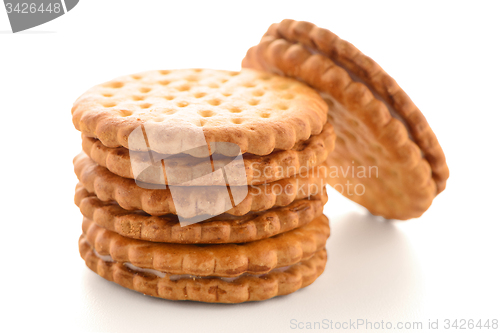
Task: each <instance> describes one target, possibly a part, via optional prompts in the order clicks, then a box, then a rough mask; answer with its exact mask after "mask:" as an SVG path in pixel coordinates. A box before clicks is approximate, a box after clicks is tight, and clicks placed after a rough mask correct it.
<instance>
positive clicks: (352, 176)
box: [242, 20, 449, 220]
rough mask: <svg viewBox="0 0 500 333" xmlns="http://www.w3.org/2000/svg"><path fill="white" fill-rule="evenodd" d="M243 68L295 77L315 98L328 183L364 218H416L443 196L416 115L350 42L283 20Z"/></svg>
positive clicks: (430, 145)
mask: <svg viewBox="0 0 500 333" xmlns="http://www.w3.org/2000/svg"><path fill="white" fill-rule="evenodd" d="M242 65H243V67H250V68H255V69H259V70H266V71H268V72H271V73H278V74H281V75H284V76H288V77H292V78H296V79H299V80H301V81H303V82H305V83H307V84H308V85H310V86H311V87H313V88H314V89H316V90H317V91H318V92H320V94H321V95H322V96H323V98H324V99H325V101H326V102H327V103H328V105H329V120H328V121H329V122H330V123H331V124H332V125H333V126H334V128H335V132H336V134H337V141H336V147H335V150H334V151H333V152H332V153H331V154H330V155H329V157H328V159H327V164H329V166H330V169H332V172H331V175H330V177H329V183H330V185H332V186H334V187H335V188H336V189H337V190H339V191H340V192H341V193H342V194H343V195H345V196H347V197H348V198H350V199H352V200H354V201H356V202H358V203H360V204H361V205H363V206H365V207H366V208H367V209H368V210H369V211H370V212H371V213H373V214H375V215H381V216H384V217H386V218H389V219H403V220H404V219H409V218H413V217H418V216H420V215H421V214H422V213H423V212H425V211H426V210H427V208H428V207H429V206H430V205H431V203H432V200H433V198H434V197H435V196H436V195H437V194H438V193H440V192H441V191H442V190H444V188H445V185H446V180H447V179H448V176H449V170H448V167H447V165H446V160H445V157H444V153H443V150H442V149H441V146H440V145H439V143H438V141H437V139H436V136H435V134H434V133H433V131H432V130H431V128H430V126H429V124H428V123H427V121H426V120H425V117H424V116H423V114H422V112H421V111H420V110H419V109H418V108H417V107H416V106H415V104H414V103H413V102H412V101H411V99H410V98H409V97H408V95H406V93H405V92H404V91H403V90H402V89H401V88H400V87H399V86H398V84H397V83H396V82H395V80H394V79H393V78H391V77H390V76H389V75H388V74H387V73H386V72H385V71H383V70H382V69H381V68H380V66H379V65H378V64H376V63H375V62H374V61H373V60H372V59H370V58H369V57H367V56H365V55H364V54H362V53H361V52H360V51H359V50H358V49H356V48H355V47H354V46H353V45H352V44H350V43H348V42H346V41H344V40H342V39H340V38H338V37H337V36H336V35H335V34H333V33H331V32H330V31H328V30H326V29H321V28H318V27H316V26H315V25H313V24H311V23H308V22H296V21H292V20H284V21H282V22H281V23H279V24H273V25H272V26H271V27H270V28H269V30H268V32H267V33H266V34H265V36H264V37H263V38H262V40H261V42H260V44H259V45H257V46H255V47H252V48H251V49H250V50H249V51H248V53H247V55H246V57H245V59H244V60H243V63H242ZM370 170H371V171H372V173H371V174H367V173H368V172H369V171H370ZM360 172H361V176H360ZM347 182H349V183H347ZM349 184H350V185H351V193H347V192H348V189H347V188H346V185H349ZM357 185H358V189H359V191H358V193H354V191H352V189H354V188H355V187H356V186H357ZM361 189H362V190H363V191H362V190H361Z"/></svg>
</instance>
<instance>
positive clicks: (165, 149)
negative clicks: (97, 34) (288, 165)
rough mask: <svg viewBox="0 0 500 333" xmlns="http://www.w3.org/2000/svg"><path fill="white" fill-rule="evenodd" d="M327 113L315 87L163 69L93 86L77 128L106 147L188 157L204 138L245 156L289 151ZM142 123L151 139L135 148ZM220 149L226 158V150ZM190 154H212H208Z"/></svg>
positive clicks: (248, 73) (77, 109) (77, 112)
mask: <svg viewBox="0 0 500 333" xmlns="http://www.w3.org/2000/svg"><path fill="white" fill-rule="evenodd" d="M326 113H327V106H326V103H325V102H324V101H323V100H322V99H321V97H320V96H319V95H318V94H317V93H316V92H315V91H314V90H313V89H311V88H309V87H307V86H306V85H304V84H302V83H300V82H297V81H295V80H290V79H287V78H283V77H280V76H273V75H270V74H268V73H263V72H259V71H255V70H250V69H246V70H242V71H241V72H229V71H222V70H209V69H184V70H160V71H149V72H143V73H137V74H133V75H128V76H123V77H120V78H117V79H114V80H112V81H110V82H107V83H103V84H101V85H98V86H95V87H93V88H91V89H90V90H88V91H87V92H86V93H84V94H83V95H82V96H81V97H80V98H78V99H77V101H76V102H75V104H74V106H73V109H72V115H73V123H74V125H75V127H76V129H78V130H79V131H81V132H82V133H83V134H84V135H87V136H90V137H95V138H98V139H99V140H100V141H101V142H102V143H103V144H104V145H106V146H108V147H120V146H123V147H126V148H130V149H133V150H140V151H146V150H148V148H150V149H151V150H154V151H156V152H158V153H162V154H178V153H182V152H185V151H186V147H191V143H193V142H190V140H197V138H198V137H199V135H200V133H201V134H202V136H204V140H206V142H207V143H211V142H225V143H232V144H236V145H237V146H239V148H240V149H241V152H242V153H247V152H248V153H252V154H256V155H267V154H269V153H271V152H272V151H273V150H274V149H283V150H288V149H291V148H292V147H293V146H294V145H295V144H296V143H297V142H299V141H301V140H307V139H308V138H309V137H310V136H311V135H313V134H319V133H320V132H321V129H322V128H323V125H324V124H325V123H326ZM141 126H142V127H144V128H145V129H146V130H147V132H148V134H147V135H148V141H149V142H147V144H143V145H141V144H139V143H138V142H132V143H131V142H130V141H129V139H130V138H131V137H130V135H131V133H132V132H134V130H137V129H138V128H139V129H140V128H141ZM131 145H134V148H132V147H131ZM230 150H231V149H230ZM219 152H220V153H223V154H225V153H226V152H225V150H224V149H223V148H220V151H219ZM189 153H190V154H193V155H194V156H206V155H207V154H210V151H207V150H195V151H192V152H189ZM211 153H214V151H212V152H211Z"/></svg>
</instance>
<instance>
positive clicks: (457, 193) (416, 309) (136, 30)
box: [0, 0, 500, 332]
mask: <svg viewBox="0 0 500 333" xmlns="http://www.w3.org/2000/svg"><path fill="white" fill-rule="evenodd" d="M497 4H498V2H493V1H492V2H481V3H474V4H472V2H470V3H469V4H468V5H465V4H459V3H457V2H446V3H445V2H440V3H438V2H422V1H418V2H412V3H410V2H385V1H384V2H375V1H373V2H347V1H344V2H335V1H323V2H319V1H310V0H308V1H300V2H293V1H283V2H278V1H270V0H268V1H248V2H238V1H227V2H218V1H199V2H189V1H111V0H108V1H97V0H93V1H91V0H84V1H81V2H80V3H79V4H78V5H77V6H76V7H75V8H74V9H73V10H72V11H71V12H69V13H68V14H66V15H64V16H62V17H60V18H58V19H56V20H54V21H52V22H49V23H47V24H44V25H42V26H39V27H35V28H33V29H31V30H28V31H26V32H23V33H18V34H11V33H10V32H9V30H10V26H9V23H8V19H7V15H6V13H5V10H4V9H3V8H1V7H0V30H1V33H0V50H1V53H0V60H1V61H0V113H1V117H0V124H1V125H2V127H1V131H0V140H1V141H0V142H1V157H0V158H1V164H0V170H1V177H2V178H1V181H2V183H1V189H2V191H1V198H2V199H1V200H0V202H1V209H2V217H1V220H2V227H1V229H0V230H1V232H2V234H1V242H0V244H1V251H2V252H1V253H2V257H1V258H2V262H1V275H0V280H1V281H0V286H1V288H2V289H1V296H0V297H1V300H2V311H1V312H0V313H1V315H0V316H1V318H2V320H1V321H0V330H2V331H4V332H12V331H64V332H73V331H79V330H81V331H102V332H180V331H186V332H189V331H196V332H258V331H263V332H265V331H269V332H270V331H272V332H286V331H298V329H292V326H291V324H290V323H291V320H293V319H295V320H297V321H300V322H307V321H321V320H323V319H328V320H334V321H346V320H347V321H348V320H349V319H351V320H356V319H365V320H371V321H373V322H375V321H377V322H380V321H382V320H384V322H387V321H391V322H393V323H396V322H399V321H401V322H405V321H412V322H413V321H422V322H423V323H424V327H427V323H428V320H429V319H432V320H436V319H439V325H440V327H441V328H442V327H443V325H444V320H445V319H452V320H453V319H475V320H478V319H482V320H483V322H484V320H486V319H490V322H491V319H500V311H499V310H500V301H499V297H500V292H499V291H500V290H499V289H500V288H499V281H500V273H499V253H500V245H499V244H500V239H499V232H500V218H499V212H498V206H499V199H500V196H499V194H498V192H497V190H498V188H499V187H500V182H499V162H500V159H499V157H498V153H499V148H498V144H499V139H498V134H499V132H500V130H499V125H498V123H499V121H500V116H499V114H500V106H499V93H500V89H499V88H500V85H499V77H500V67H499V63H500V60H499V59H500V47H499V33H500V24H499V19H498V13H499V9H500V8H499V6H498V5H497ZM284 18H293V19H297V20H307V21H311V22H314V23H315V24H317V25H319V26H321V27H325V28H328V29H330V30H332V31H333V32H335V33H336V34H337V35H339V36H340V37H341V38H343V39H346V40H348V41H350V42H351V43H353V44H354V45H356V46H357V47H358V48H359V49H361V51H363V52H364V53H365V54H367V55H369V56H371V57H372V58H374V59H375V60H376V61H377V62H378V63H379V64H380V65H381V66H382V67H383V68H384V69H385V70H386V71H387V72H389V73H390V74H391V75H392V76H393V77H394V78H396V80H397V81H398V83H399V84H400V85H401V86H402V87H403V88H404V89H405V90H406V92H407V93H408V94H409V95H410V96H411V97H412V99H413V100H414V102H415V103H416V104H417V105H418V106H419V108H420V109H421V110H422V111H423V112H424V114H425V115H426V117H427V120H428V122H429V123H430V124H431V126H432V128H433V129H434V131H435V133H436V134H437V136H438V138H439V141H440V143H441V145H442V146H443V148H444V151H445V153H446V157H447V160H448V164H449V167H450V170H451V178H450V180H449V182H448V186H447V189H446V190H445V191H444V192H443V193H442V194H440V195H439V196H438V197H437V198H436V199H435V201H434V203H433V205H432V206H431V208H430V209H429V210H428V211H427V212H426V213H425V214H424V215H423V216H422V217H421V218H419V219H415V220H411V221H407V222H393V223H391V222H386V221H382V220H380V219H378V218H374V217H372V216H370V215H369V214H367V212H366V211H365V209H363V208H362V207H359V206H357V205H356V204H354V203H351V202H349V201H348V200H346V199H344V198H342V197H341V196H340V195H338V194H336V193H334V192H333V191H329V193H330V201H329V202H328V204H327V206H326V207H325V212H326V214H327V215H328V216H329V217H330V219H331V229H332V230H331V237H330V239H329V241H328V245H327V249H328V255H329V261H328V264H327V267H326V270H325V273H324V274H323V275H322V276H321V277H320V278H319V279H318V280H317V281H316V282H315V283H314V284H313V285H311V286H310V287H308V288H306V289H304V290H301V291H299V292H297V293H294V294H292V295H290V296H286V297H279V298H276V299H272V300H269V301H265V302H259V303H255V302H254V303H249V304H241V305H210V304H202V303H194V302H170V301H164V300H159V299H154V298H151V297H146V296H143V295H141V294H139V293H136V292H132V291H129V290H126V289H124V288H122V287H119V286H117V285H114V284H112V283H110V282H107V281H105V280H104V279H102V278H100V277H99V276H97V275H96V274H94V273H92V272H91V271H90V270H89V269H87V268H86V266H85V264H84V262H83V261H82V260H81V259H80V257H79V254H78V248H77V240H78V237H79V235H80V221H81V215H80V213H79V210H78V208H77V207H76V206H75V205H74V204H73V191H74V185H75V184H76V182H77V180H76V177H75V176H74V174H73V166H72V158H73V156H74V155H76V154H77V153H78V152H79V151H80V136H79V132H77V131H76V130H75V129H74V128H73V125H72V122H71V113H70V109H71V106H72V103H73V101H74V100H75V99H76V98H77V97H78V96H79V95H80V94H81V93H83V92H84V91H85V90H86V89H88V88H90V87H91V86H93V85H95V84H98V83H101V82H103V81H107V80H109V79H112V78H114V77H116V76H119V75H122V74H128V73H133V72H137V71H142V70H148V69H171V68H183V67H208V68H220V69H231V70H238V69H239V68H240V62H241V60H242V58H243V57H244V55H245V52H246V50H247V49H248V48H249V47H250V46H252V45H254V44H256V43H257V42H258V41H259V39H260V37H261V35H262V34H263V33H264V32H265V31H266V29H267V27H268V26H269V25H270V24H271V23H273V22H279V21H280V20H282V19H284ZM394 325H395V324H394ZM318 331H323V330H318ZM325 331H327V330H325ZM329 331H331V330H329ZM344 331H347V330H344ZM358 331H360V332H361V331H363V329H361V328H360V329H359V330H358ZM378 331H381V330H378ZM392 331H396V330H392ZM406 331H412V330H406ZM481 331H483V332H484V331H488V330H484V329H483V330H481ZM490 331H491V330H490ZM497 331H498V330H497Z"/></svg>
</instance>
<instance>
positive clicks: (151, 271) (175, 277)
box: [92, 249, 300, 282]
mask: <svg viewBox="0 0 500 333" xmlns="http://www.w3.org/2000/svg"><path fill="white" fill-rule="evenodd" d="M92 251H93V252H94V254H95V256H96V257H98V258H99V259H101V260H103V261H105V262H109V263H115V262H116V261H114V260H113V258H111V256H110V255H107V256H104V255H102V254H99V253H97V251H96V250H94V249H92ZM123 265H124V266H125V267H127V268H128V269H130V270H131V271H135V272H139V273H149V274H153V275H156V276H157V277H159V278H164V277H166V276H167V273H165V272H161V271H158V270H156V269H150V268H140V267H137V266H134V265H132V264H131V263H130V262H124V263H123ZM295 265H300V262H299V263H296V264H294V265H290V266H283V267H278V268H274V269H272V270H270V271H269V272H267V273H264V274H249V273H243V274H241V275H238V276H233V277H223V276H198V275H191V274H171V275H169V278H170V281H178V280H181V279H190V280H191V279H192V280H194V279H219V280H222V281H225V282H233V281H235V280H237V279H238V278H239V277H241V276H253V277H262V276H265V275H268V274H270V273H272V272H285V271H287V270H288V269H289V268H290V267H292V266H295Z"/></svg>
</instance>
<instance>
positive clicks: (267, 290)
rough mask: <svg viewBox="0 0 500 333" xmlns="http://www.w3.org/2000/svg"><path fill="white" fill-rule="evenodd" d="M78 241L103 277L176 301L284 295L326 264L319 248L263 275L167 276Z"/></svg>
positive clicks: (87, 260) (224, 300) (312, 278)
mask: <svg viewBox="0 0 500 333" xmlns="http://www.w3.org/2000/svg"><path fill="white" fill-rule="evenodd" d="M79 245H80V246H79V247H80V255H81V257H82V258H83V259H84V260H85V263H86V265H87V266H88V267H89V268H90V269H91V270H92V271H94V272H95V273H97V274H99V275H100V276H102V277H103V278H105V279H106V280H109V281H112V282H115V283H117V284H119V285H121V286H123V287H125V288H128V289H132V290H135V291H138V292H140V293H143V294H146V295H149V296H154V297H160V298H164V299H169V300H177V301H178V300H190V301H199V302H209V303H241V302H248V301H262V300H265V299H269V298H272V297H275V296H280V295H287V294H290V293H292V292H294V291H296V290H298V289H300V288H304V287H306V286H308V285H310V284H311V283H313V282H314V281H315V280H316V279H317V278H318V276H320V275H321V273H323V271H324V269H325V265H326V251H325V250H320V251H319V252H317V253H315V254H314V255H313V256H312V257H311V258H310V259H307V260H304V261H302V262H300V263H297V264H295V265H293V266H291V267H290V268H288V269H287V270H286V271H283V272H282V271H276V272H270V273H268V274H265V275H263V276H250V275H242V276H240V277H238V278H237V279H235V280H234V281H231V282H228V281H224V280H222V279H220V278H217V277H211V278H181V279H176V280H171V278H170V277H171V275H169V274H166V275H165V276H164V277H158V276H156V275H153V274H147V273H143V272H138V271H134V270H131V269H129V268H128V267H127V266H125V265H123V264H122V263H119V262H107V261H104V260H103V259H100V258H99V257H97V256H96V255H95V253H94V252H93V251H92V249H91V248H90V246H89V244H88V243H87V242H85V241H84V240H80V243H79Z"/></svg>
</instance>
